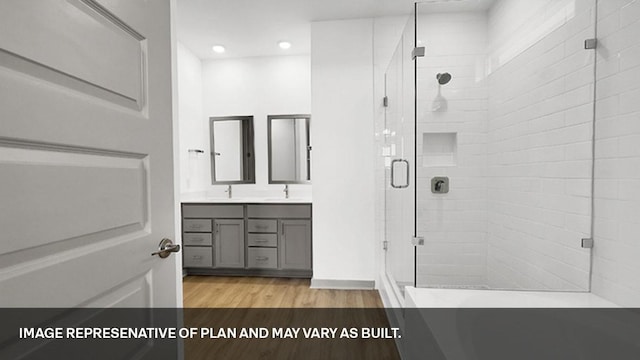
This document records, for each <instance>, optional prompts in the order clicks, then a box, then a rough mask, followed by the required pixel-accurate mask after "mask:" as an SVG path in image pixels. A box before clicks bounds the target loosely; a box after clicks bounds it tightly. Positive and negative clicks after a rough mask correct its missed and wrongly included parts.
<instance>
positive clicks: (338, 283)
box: [311, 279, 376, 290]
mask: <svg viewBox="0 0 640 360" xmlns="http://www.w3.org/2000/svg"><path fill="white" fill-rule="evenodd" d="M375 286H376V282H375V281H374V280H332V279H311V288H312V289H338V290H373V289H375Z"/></svg>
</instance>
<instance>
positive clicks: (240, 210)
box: [182, 204, 244, 219]
mask: <svg viewBox="0 0 640 360" xmlns="http://www.w3.org/2000/svg"><path fill="white" fill-rule="evenodd" d="M182 217H184V218H218V219H234V218H237V219H242V218H243V217H244V207H243V206H242V205H210V204H184V205H182Z"/></svg>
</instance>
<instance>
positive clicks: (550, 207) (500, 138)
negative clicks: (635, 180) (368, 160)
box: [388, 0, 596, 291]
mask: <svg viewBox="0 0 640 360" xmlns="http://www.w3.org/2000/svg"><path fill="white" fill-rule="evenodd" d="M595 14H596V2H595V1H594V0H546V1H530V2H524V1H519V2H517V1H510V0H497V1H482V2H478V1H458V2H455V3H453V2H449V3H444V2H440V3H438V2H428V3H419V4H418V5H417V20H416V34H417V39H416V46H418V47H425V56H424V57H419V58H418V60H417V72H416V74H415V75H416V79H417V80H416V81H417V103H416V108H417V112H416V122H417V123H416V129H417V131H416V133H415V138H414V137H411V136H409V135H407V134H405V135H403V139H405V140H413V139H415V142H416V145H417V147H416V148H417V152H416V154H417V156H416V158H415V165H414V164H413V163H412V171H416V172H417V183H416V184H415V185H416V188H415V192H416V217H417V220H416V224H415V225H416V228H417V235H418V236H421V237H424V240H425V244H424V245H423V246H418V247H416V250H417V253H416V263H415V266H416V269H415V271H416V284H417V286H418V287H436V288H466V289H509V290H544V291H588V290H589V287H590V280H589V278H590V263H591V249H590V248H589V241H588V239H589V238H590V237H591V232H592V220H591V217H592V214H591V212H592V210H591V209H592V187H593V183H592V169H593V142H592V139H593V136H594V134H593V119H594V105H593V99H594V85H595V79H594V78H595V76H594V73H595V71H594V66H595V65H594V64H595V50H593V49H589V47H590V44H591V43H590V42H589V41H588V39H592V38H595V26H594V24H595ZM403 51H404V52H405V53H409V52H408V50H407V49H405V50H403ZM407 115H409V114H407ZM405 120H407V121H408V120H409V117H408V116H406V117H405ZM399 125H400V124H399V123H395V126H396V127H398V126H399ZM408 127H409V126H407V128H408ZM392 128H393V127H392ZM404 130H405V129H404V127H402V130H401V129H400V128H397V129H396V130H395V131H397V132H398V131H404ZM403 148H404V149H405V150H409V149H411V146H407V145H405V146H404V147H403ZM402 156H404V154H403V155H402ZM390 194H394V192H393V191H390ZM394 196H395V195H394ZM391 198H392V199H391V200H395V201H397V202H398V204H399V202H400V201H401V200H400V199H398V198H394V197H393V196H391ZM388 200H389V199H388ZM398 206H400V205H398ZM392 210H393V209H392ZM405 211H406V209H405ZM404 226H406V229H410V228H411V226H410V225H409V224H404ZM406 229H405V231H406ZM402 235H403V236H407V235H406V234H402ZM583 239H587V240H583Z"/></svg>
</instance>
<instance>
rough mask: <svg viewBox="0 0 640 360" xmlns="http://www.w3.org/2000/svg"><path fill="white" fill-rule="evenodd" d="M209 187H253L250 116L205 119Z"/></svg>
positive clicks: (253, 164) (253, 170)
mask: <svg viewBox="0 0 640 360" xmlns="http://www.w3.org/2000/svg"><path fill="white" fill-rule="evenodd" d="M209 123H210V129H211V130H210V131H211V182H212V184H255V182H256V179H255V157H254V153H253V116H222V117H211V118H209Z"/></svg>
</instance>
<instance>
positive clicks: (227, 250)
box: [213, 219, 244, 268]
mask: <svg viewBox="0 0 640 360" xmlns="http://www.w3.org/2000/svg"><path fill="white" fill-rule="evenodd" d="M214 224H215V234H214V240H213V243H214V254H215V263H214V266H215V267H219V268H243V267H244V220H240V219H238V220H214Z"/></svg>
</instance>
